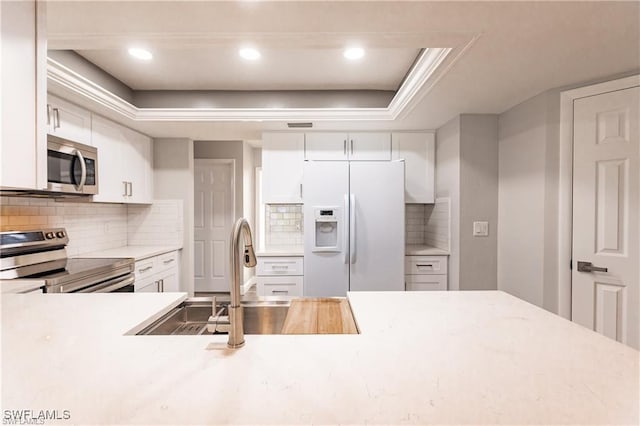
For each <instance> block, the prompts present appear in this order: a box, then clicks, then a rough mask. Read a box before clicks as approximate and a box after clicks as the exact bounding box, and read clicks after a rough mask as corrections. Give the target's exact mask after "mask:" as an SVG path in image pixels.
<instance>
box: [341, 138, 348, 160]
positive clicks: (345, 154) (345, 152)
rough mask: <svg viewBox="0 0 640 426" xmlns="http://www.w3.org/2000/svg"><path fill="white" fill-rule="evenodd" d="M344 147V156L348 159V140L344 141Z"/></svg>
mask: <svg viewBox="0 0 640 426" xmlns="http://www.w3.org/2000/svg"><path fill="white" fill-rule="evenodd" d="M342 147H343V149H344V156H345V157H346V156H347V140H346V139H345V140H344V141H343V144H342Z"/></svg>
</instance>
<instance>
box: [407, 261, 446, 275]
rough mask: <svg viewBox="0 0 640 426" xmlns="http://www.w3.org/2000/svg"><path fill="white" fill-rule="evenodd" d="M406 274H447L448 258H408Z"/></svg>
mask: <svg viewBox="0 0 640 426" xmlns="http://www.w3.org/2000/svg"><path fill="white" fill-rule="evenodd" d="M404 270H405V274H407V275H423V274H446V273H447V256H406V257H405V264H404Z"/></svg>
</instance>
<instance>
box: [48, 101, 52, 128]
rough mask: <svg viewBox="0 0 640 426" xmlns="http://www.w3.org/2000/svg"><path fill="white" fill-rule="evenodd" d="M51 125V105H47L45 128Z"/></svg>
mask: <svg viewBox="0 0 640 426" xmlns="http://www.w3.org/2000/svg"><path fill="white" fill-rule="evenodd" d="M50 125H51V104H47V126H50Z"/></svg>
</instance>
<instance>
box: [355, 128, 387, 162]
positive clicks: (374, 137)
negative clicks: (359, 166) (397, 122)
mask: <svg viewBox="0 0 640 426" xmlns="http://www.w3.org/2000/svg"><path fill="white" fill-rule="evenodd" d="M347 150H348V152H349V160H351V161H385V160H386V161H389V160H391V134H390V133H380V132H377V133H349V146H348V147H347Z"/></svg>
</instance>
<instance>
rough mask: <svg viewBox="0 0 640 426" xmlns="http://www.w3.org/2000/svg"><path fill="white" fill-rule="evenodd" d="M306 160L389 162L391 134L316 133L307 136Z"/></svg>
mask: <svg viewBox="0 0 640 426" xmlns="http://www.w3.org/2000/svg"><path fill="white" fill-rule="evenodd" d="M305 159H306V160H328V161H340V160H351V161H385V160H386V161H388V160H391V134H390V133H383V132H370V133H365V132H357V133H336V132H314V133H307V134H306V141H305Z"/></svg>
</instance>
